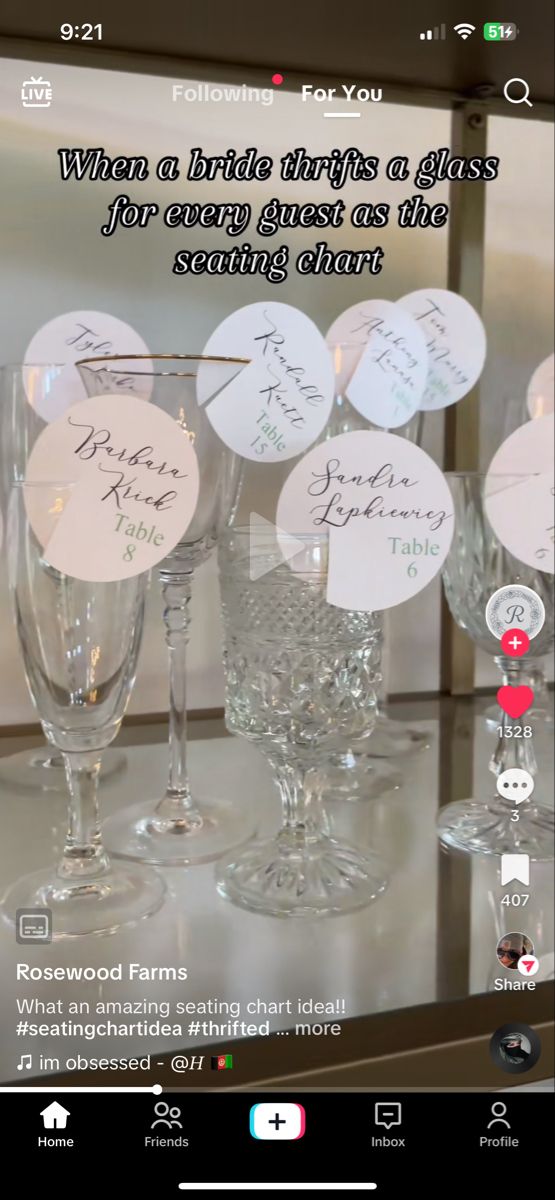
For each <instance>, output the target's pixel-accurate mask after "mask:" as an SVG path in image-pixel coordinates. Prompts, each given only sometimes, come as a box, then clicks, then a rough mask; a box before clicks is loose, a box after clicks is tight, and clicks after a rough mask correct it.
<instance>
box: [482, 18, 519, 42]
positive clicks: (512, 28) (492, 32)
mask: <svg viewBox="0 0 555 1200" xmlns="http://www.w3.org/2000/svg"><path fill="white" fill-rule="evenodd" d="M517 33H518V29H517V27H516V25H515V23H514V21H486V23H485V25H484V41H485V42H514V40H515V38H516V36H517Z"/></svg>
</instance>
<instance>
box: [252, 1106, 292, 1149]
mask: <svg viewBox="0 0 555 1200" xmlns="http://www.w3.org/2000/svg"><path fill="white" fill-rule="evenodd" d="M305 1124H306V1122H305V1111H304V1108H303V1106H302V1104H253V1106H252V1108H251V1111H250V1121H249V1128H250V1131H251V1136H252V1137H254V1138H259V1139H260V1141H265V1142H269V1141H272V1142H292V1141H296V1140H297V1139H298V1138H302V1136H303V1134H304V1131H305Z"/></svg>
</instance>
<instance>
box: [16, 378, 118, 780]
mask: <svg viewBox="0 0 555 1200" xmlns="http://www.w3.org/2000/svg"><path fill="white" fill-rule="evenodd" d="M65 370H66V364H65V363H8V364H6V365H5V366H3V367H1V368H0V505H1V508H2V512H3V513H4V514H6V513H7V507H8V499H9V495H10V489H11V486H12V484H14V483H18V482H20V481H21V480H24V479H25V468H26V464H27V459H28V457H29V455H30V453H31V450H32V449H33V446H34V444H35V442H36V440H37V438H38V436H39V434H41V433H42V431H43V429H45V428H46V421H44V420H43V418H42V416H41V415H40V413H41V411H42V409H43V405H44V403H45V401H47V400H48V397H49V396H51V395H52V394H53V393H54V392H55V390H56V387H57V385H58V382H59V380H60V379H61V377H62V375H63V372H64V371H65ZM125 765H126V757H125V754H124V753H123V750H115V749H109V750H107V751H106V752H105V754H104V755H103V757H102V765H101V772H100V778H101V780H104V779H107V778H109V777H110V776H112V775H114V774H116V773H118V772H119V771H121V770H122V769H123V768H124V767H125ZM0 783H4V784H7V785H8V786H9V787H10V788H15V789H18V790H19V789H21V790H23V791H36V790H39V791H41V792H57V793H61V794H64V793H65V791H66V788H67V784H66V775H65V768H64V760H63V758H62V755H61V754H60V753H59V752H58V751H57V750H56V749H55V747H53V746H45V747H43V748H37V749H35V750H20V751H19V752H18V753H17V754H8V755H5V756H3V757H2V758H0Z"/></svg>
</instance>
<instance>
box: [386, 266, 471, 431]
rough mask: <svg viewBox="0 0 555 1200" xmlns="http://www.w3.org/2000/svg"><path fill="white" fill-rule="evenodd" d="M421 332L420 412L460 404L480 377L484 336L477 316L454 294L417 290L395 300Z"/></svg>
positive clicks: (465, 301) (424, 289)
mask: <svg viewBox="0 0 555 1200" xmlns="http://www.w3.org/2000/svg"><path fill="white" fill-rule="evenodd" d="M399 304H401V305H402V306H403V308H405V309H406V310H407V312H409V313H410V314H411V316H412V317H414V320H415V321H416V323H417V325H418V327H419V329H421V330H422V333H423V334H424V338H425V341H426V348H427V351H428V378H427V381H426V387H425V390H424V394H423V396H422V399H421V402H420V408H422V409H425V410H432V409H437V408H447V407H448V405H450V404H455V403H456V401H457V400H462V398H463V396H466V394H467V392H469V391H470V390H471V388H473V387H474V384H475V383H476V380H477V379H479V378H480V375H481V374H482V370H483V366H484V362H485V358H486V332H485V329H484V326H483V324H482V321H481V320H480V317H479V316H478V313H477V312H476V311H475V309H473V308H472V305H471V304H469V303H468V301H467V300H463V298H462V296H458V295H457V293H456V292H448V291H445V290H444V289H443V288H421V289H420V290H419V291H417V292H409V293H408V295H407V296H403V297H402V298H401V300H399Z"/></svg>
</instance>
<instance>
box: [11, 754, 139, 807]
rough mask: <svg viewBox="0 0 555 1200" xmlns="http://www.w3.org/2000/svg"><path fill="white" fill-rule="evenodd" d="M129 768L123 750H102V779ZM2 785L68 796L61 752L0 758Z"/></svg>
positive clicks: (13, 755) (20, 789) (27, 790)
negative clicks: (126, 767)
mask: <svg viewBox="0 0 555 1200" xmlns="http://www.w3.org/2000/svg"><path fill="white" fill-rule="evenodd" d="M126 765H127V757H126V755H125V754H124V752H123V750H110V749H109V750H103V752H102V760H101V766H100V779H101V781H102V780H105V779H110V778H111V776H113V775H116V774H117V773H118V772H119V771H122V770H123V768H124V767H125V766H126ZM0 784H1V785H3V786H7V787H10V788H15V789H16V790H18V791H24V792H35V791H40V792H57V793H58V794H59V795H64V796H67V782H66V773H65V770H64V763H63V759H62V756H61V754H60V752H59V750H55V749H54V747H53V746H43V747H41V748H40V749H38V750H21V751H20V752H19V754H8V755H6V757H4V758H0Z"/></svg>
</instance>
